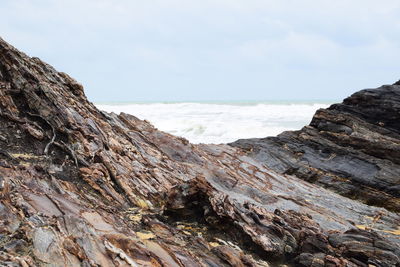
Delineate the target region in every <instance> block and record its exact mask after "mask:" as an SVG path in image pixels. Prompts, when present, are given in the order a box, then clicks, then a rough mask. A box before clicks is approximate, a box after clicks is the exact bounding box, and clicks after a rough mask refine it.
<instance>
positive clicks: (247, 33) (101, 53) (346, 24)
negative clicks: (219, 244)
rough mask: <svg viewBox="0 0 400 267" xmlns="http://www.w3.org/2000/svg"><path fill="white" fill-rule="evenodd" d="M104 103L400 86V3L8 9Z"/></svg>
mask: <svg viewBox="0 0 400 267" xmlns="http://www.w3.org/2000/svg"><path fill="white" fill-rule="evenodd" d="M0 14H2V15H1V16H0V24H1V27H0V36H1V37H2V38H3V39H5V40H6V41H8V42H9V43H11V44H12V45H14V46H15V47H17V48H18V49H20V50H22V51H24V52H25V53H27V54H28V55H30V56H36V57H39V58H41V59H42V60H44V61H46V62H47V63H49V64H51V65H53V66H54V67H55V68H56V69H57V70H58V71H63V72H66V73H68V74H70V75H71V76H72V77H74V78H75V79H76V80H78V81H79V82H80V83H82V84H83V86H84V88H85V92H86V95H87V96H88V98H89V100H91V101H93V102H120V101H124V102H140V101H269V100H331V99H335V100H336V99H338V100H340V99H343V98H345V97H346V96H349V95H350V94H352V93H354V92H355V91H358V90H360V89H364V88H374V87H378V86H380V85H382V84H391V83H394V82H395V81H397V80H399V79H400V64H399V62H400V16H399V14H400V1H398V0H380V1H376V0H332V1H328V0H313V1H311V0H274V1H272V0H202V1H193V0H140V1H139V0H85V1H82V0H68V1H63V0H1V5H0Z"/></svg>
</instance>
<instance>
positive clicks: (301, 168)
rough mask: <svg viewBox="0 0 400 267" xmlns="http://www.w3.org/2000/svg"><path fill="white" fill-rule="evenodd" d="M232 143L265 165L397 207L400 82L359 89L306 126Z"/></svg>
mask: <svg viewBox="0 0 400 267" xmlns="http://www.w3.org/2000/svg"><path fill="white" fill-rule="evenodd" d="M231 145H233V146H236V147H241V148H243V149H245V150H246V151H249V153H248V155H249V156H251V157H253V158H255V159H257V160H259V161H261V162H263V163H264V164H265V165H266V166H268V167H269V168H271V169H273V170H275V171H277V172H279V173H285V174H290V175H296V176H297V177H299V178H301V179H304V180H306V181H308V182H311V183H315V184H318V185H322V186H324V187H326V188H329V189H332V190H334V191H335V192H338V193H339V194H342V195H344V196H347V197H350V198H353V199H359V200H361V201H363V202H365V203H367V204H368V205H376V206H381V207H385V208H387V209H388V210H392V211H396V212H400V85H399V83H396V84H394V85H385V86H382V87H379V88H377V89H367V90H362V91H359V92H357V93H355V94H353V95H352V96H350V97H349V98H346V99H345V100H344V101H343V103H341V104H334V105H332V106H330V107H329V108H328V109H320V110H318V111H317V113H316V114H315V116H314V118H313V119H312V121H311V124H310V125H309V126H306V127H304V128H303V129H301V130H300V131H293V132H290V131H288V132H284V133H282V134H280V135H278V136H277V137H267V138H262V139H248V140H238V141H236V142H234V143H232V144H231Z"/></svg>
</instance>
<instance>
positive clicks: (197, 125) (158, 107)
mask: <svg viewBox="0 0 400 267" xmlns="http://www.w3.org/2000/svg"><path fill="white" fill-rule="evenodd" d="M334 102H336V101H297V102H293V101H264V102H254V101H249V102H165V103H160V102H159V103H148V102H146V103H97V104H96V106H97V107H98V108H99V109H101V110H104V111H107V112H114V113H117V114H118V113H120V112H125V113H129V114H132V115H134V116H136V117H138V118H139V119H142V120H147V121H149V122H150V123H151V124H153V125H154V126H155V127H156V128H158V129H159V130H161V131H164V132H168V133H171V134H173V135H176V136H181V137H184V138H186V139H188V140H189V141H190V142H192V143H195V144H198V143H205V144H210V143H211V144H220V143H229V142H233V141H236V140H238V139H242V138H262V137H267V136H276V135H278V134H280V133H282V132H283V131H289V130H298V129H301V128H302V127H303V126H305V125H308V124H309V123H310V122H311V119H312V117H313V115H314V113H315V112H316V111H317V110H318V109H320V108H327V107H328V106H329V105H330V104H332V103H334Z"/></svg>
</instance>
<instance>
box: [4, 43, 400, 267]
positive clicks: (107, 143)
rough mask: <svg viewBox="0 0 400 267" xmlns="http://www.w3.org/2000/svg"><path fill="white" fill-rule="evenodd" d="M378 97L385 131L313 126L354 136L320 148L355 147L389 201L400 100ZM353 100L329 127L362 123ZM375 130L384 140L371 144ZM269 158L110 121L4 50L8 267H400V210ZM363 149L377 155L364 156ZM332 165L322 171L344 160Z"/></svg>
mask: <svg viewBox="0 0 400 267" xmlns="http://www.w3.org/2000/svg"><path fill="white" fill-rule="evenodd" d="M396 88H397V87H395V89H396ZM396 90H397V89H396ZM396 90H393V91H395V92H397V91H396ZM382 91H383V90H382ZM374 92H375V91H371V93H370V94H373V93H374ZM380 92H381V91H377V92H376V95H377V96H380V97H381V98H382V101H378V100H377V101H376V102H373V103H375V104H374V105H376V106H379V105H383V106H382V108H381V110H380V112H384V111H385V110H387V112H389V113H388V115H387V116H384V117H385V119H384V120H382V119H380V120H379V121H378V122H375V121H374V120H372V119H371V120H370V121H368V120H367V119H365V118H362V116H361V115H360V116H359V117H357V120H354V121H353V122H351V121H352V120H353V118H348V120H349V122H348V124H344V123H340V125H343V126H340V127H339V126H335V125H337V124H338V123H336V124H332V125H330V124H326V123H325V124H324V122H323V119H318V116H319V117H320V118H321V116H323V114H324V111H319V112H318V113H317V115H316V117H315V118H314V120H313V123H312V125H316V126H315V127H322V128H324V127H325V128H326V127H327V128H334V129H342V130H335V131H336V132H332V131H330V130H329V131H327V130H321V131H317V130H314V131H317V133H316V134H318V135H319V136H318V137H315V136H314V135H313V138H316V139H318V140H319V139H321V140H324V141H321V142H325V143H329V142H331V143H335V144H336V145H337V146H341V145H343V147H349V149H352V150H354V152H353V153H352V154H349V155H348V158H347V161H346V163H347V162H351V164H353V165H352V166H354V169H357V170H354V171H353V172H356V171H358V172H360V173H363V174H368V175H370V176H371V175H372V174H373V173H375V174H376V175H375V176H374V179H375V180H374V181H371V182H370V183H369V184H366V185H365V186H366V187H367V186H368V188H372V189H374V190H377V192H379V193H381V192H384V194H385V195H384V196H385V197H387V199H388V200H390V199H394V197H396V194H398V190H396V186H395V185H394V184H395V183H396V180H395V178H393V177H394V175H395V174H396V173H397V172H398V168H397V167H396V166H397V165H396V164H398V163H397V162H396V159H397V155H398V147H396V143H395V142H394V141H393V140H396V138H397V135H398V134H399V133H398V132H396V131H395V129H398V127H397V128H396V125H397V126H398V124H396V123H397V121H396V119H395V118H394V116H396V114H395V113H393V114H392V113H390V111H391V110H395V108H396V102H391V101H389V100H390V99H388V100H387V101H385V100H384V97H383V96H382V94H381V93H380ZM370 94H368V95H370ZM372 98H374V99H375V97H372ZM350 99H351V98H350ZM353 99H356V100H354V101H359V103H362V100H363V97H362V95H361V96H360V97H359V98H357V97H355V98H354V96H353ZM357 99H358V100H357ZM367 100H368V99H367ZM347 102H348V103H349V104H346V101H345V104H342V105H338V106H336V107H333V108H331V109H328V111H326V112H325V113H326V114H329V116H330V117H329V118H331V121H335V117H336V118H337V120H339V121H343V120H346V119H345V118H346V116H347V115H346V114H348V113H349V112H353V113H354V114H356V113H357V112H359V113H363V112H361V111H360V109H361V108H362V105H361V104H358V105H356V107H357V108H353V109H351V108H349V107H351V103H352V102H351V101H350V100H348V101H347ZM397 103H398V102H397ZM392 105H394V106H395V107H393V106H392ZM348 106H349V107H348ZM368 106H371V107H372V104H368V105H367V107H368ZM397 108H398V106H397ZM349 110H350V111H349ZM370 113H371V114H372V115H371V116H372V117H373V116H375V115H373V114H375V113H374V110H372V108H371V110H370ZM318 114H319V115H318ZM321 114H322V115H321ZM350 114H352V113H350ZM385 114H386V113H385ZM364 115H365V116H368V114H364ZM397 115H398V113H397ZM326 116H328V115H326ZM376 116H378V115H376ZM378 117H379V118H380V117H381V116H378ZM363 120H365V123H364V122H363V123H360V122H361V121H363ZM351 123H353V124H354V125H357V127H355V126H354V125H353V126H352V125H350V124H351ZM366 123H369V124H368V125H367V124H366ZM374 123H375V124H374ZM380 123H383V124H384V126H381V125H380ZM317 125H320V126H317ZM323 125H325V126H323ZM349 125H350V126H349ZM367 126H371V127H375V128H376V129H378V130H377V131H376V135H374V136H370V137H369V139H370V140H371V145H370V146H368V147H366V146H363V145H362V144H363V142H364V143H365V142H367V141H368V140H369V139H368V140H366V139H367V138H368V137H365V135H363V133H365V131H368V129H366V128H365V127H367ZM312 127H314V126H311V128H312ZM335 127H336V128H335ZM309 128H310V127H307V128H305V129H309ZM375 128H374V129H375ZM355 129H356V130H357V131H360V132H359V134H358V135H357V136H358V137H357V138H356V137H354V138H356V139H357V140H358V147H357V146H356V145H353V143H354V142H355V141H354V142H351V140H352V138H353V137H349V138H348V139H347V140H348V143H347V145H345V143H340V142H339V141H335V140H336V139H334V137H335V136H337V137H336V138H337V139H340V138H339V135H349V136H350V133H349V132H350V131H352V132H354V131H355ZM304 131H305V130H304ZM310 131H311V130H310ZM322 131H325V132H326V135H327V136H330V135H329V133H331V132H332V133H337V135H335V134H332V136H331V137H329V138H331V139H329V138H328V137H325V136H324V133H322ZM299 134H300V133H299ZM284 135H285V134H284ZM363 138H364V139H363ZM308 140H310V141H309V142H312V139H308ZM363 140H364V141H363ZM375 140H377V141H376V142H375ZM378 140H379V141H378ZM249 142H250V141H249ZM315 142H316V141H315ZM343 142H344V141H343ZM374 142H375V143H374ZM325 143H322V144H320V145H321V146H322V145H324V144H325ZM329 144H330V143H329ZM372 144H375V146H373V145H372ZM397 144H398V143H397ZM288 145H289V147H288V148H279V149H282V151H283V149H286V150H288V151H289V150H290V149H291V147H290V143H289V144H288ZM262 148H264V147H262ZM257 149H258V147H257V146H256V145H254V147H253V154H252V153H249V151H247V150H243V149H242V148H236V147H232V146H229V145H192V144H190V143H189V142H188V141H187V140H185V139H182V138H179V137H175V136H172V135H170V134H167V133H164V132H161V131H158V130H157V129H155V128H154V127H153V126H152V125H151V124H149V123H148V122H146V121H141V120H139V119H137V118H136V117H134V116H132V115H128V114H119V115H117V114H113V113H111V114H110V113H105V112H102V111H99V110H98V109H97V108H96V107H95V106H94V105H93V104H91V103H90V102H88V100H87V99H86V97H85V95H84V91H83V87H82V86H81V85H80V84H79V83H77V82H76V81H75V80H74V79H72V78H71V77H69V76H68V75H67V74H65V73H62V72H58V71H56V70H55V69H54V68H52V67H51V66H50V65H48V64H46V63H44V62H42V61H41V60H40V59H38V58H31V57H28V56H27V55H25V54H23V53H22V52H19V51H18V50H16V49H15V48H13V47H12V46H10V45H9V44H7V43H6V42H5V41H3V40H2V39H0V262H1V266H24V267H25V266H85V267H86V266H280V265H294V266H400V258H399V255H400V247H399V244H400V236H399V230H400V229H399V225H400V216H399V214H398V213H396V211H397V210H396V206H395V204H396V201H395V202H393V203H394V204H393V205H394V206H387V208H388V209H389V208H390V209H391V210H392V211H389V210H388V209H385V208H382V207H376V206H369V205H367V204H370V203H367V204H364V203H361V202H359V201H357V200H353V199H350V198H347V197H344V196H341V195H339V194H336V193H334V192H332V191H329V190H326V189H324V188H322V187H321V184H323V183H314V184H312V183H309V182H307V181H304V180H302V179H299V178H297V177H296V176H293V175H298V173H296V171H290V173H289V171H287V169H290V167H289V165H288V167H287V168H286V169H285V168H281V169H280V168H277V167H276V166H275V165H279V164H282V166H283V164H289V163H290V164H291V163H292V162H296V160H295V159H297V158H294V159H292V158H290V157H288V158H287V162H288V163H286V162H283V163H276V164H275V165H274V164H269V162H270V161H269V160H270V159H266V157H267V156H266V154H265V155H264V156H259V155H257V154H254V153H255V151H256V150H257ZM327 149H329V146H327ZM277 150H278V148H275V150H273V151H277ZM286 150H285V151H286ZM260 151H261V149H260ZM295 151H296V150H293V153H297V152H295ZM343 151H344V150H343ZM356 151H361V152H362V153H363V155H365V157H361V156H358V157H354V159H353V158H352V156H353V155H358V154H357V153H356ZM361 152H360V153H361ZM271 153H272V152H271ZM285 153H286V152H285ZM326 153H328V152H326ZM327 155H328V154H326V155H325V154H324V155H323V156H325V157H322V156H321V159H320V161H322V160H326V158H327V157H328V158H330V157H332V159H333V158H335V157H333V156H332V155H330V154H329V155H328V156H327ZM313 156H314V157H318V156H319V154H317V153H314V155H313ZM269 157H270V156H268V158H269ZM271 157H272V156H271ZM285 157H286V156H285ZM297 157H298V156H297ZM385 157H386V158H385ZM372 158H373V159H374V160H375V161H372ZM339 159H340V158H338V160H339ZM274 160H275V161H276V162H278V161H279V156H275V158H274ZM315 161H317V160H315ZM299 162H300V161H299ZM371 162H373V163H374V164H372V163H371ZM383 162H384V163H385V164H386V165H382V164H383ZM293 164H294V163H293ZM349 164H350V163H349ZM379 164H381V165H379ZM285 166H286V165H285ZM322 166H323V167H324V168H325V166H326V165H321V166H320V168H322ZM336 166H338V168H337V169H336V170H337V171H338V172H340V168H339V167H341V166H345V164H343V163H342V164H340V162H337V163H336ZM359 166H361V167H359ZM317 167H318V166H316V167H315V168H317ZM383 167H386V168H387V170H386V171H385V172H382V168H383ZM313 168H314V167H313ZM326 168H327V167H326ZM330 168H331V169H333V168H334V166H333V167H330ZM321 172H322V170H321ZM341 172H345V171H341ZM348 172H350V170H349V171H348ZM379 173H380V174H381V175H380V176H378V175H377V174H379ZM354 175H356V173H354ZM391 175H392V176H391ZM337 176H338V177H340V175H337ZM370 176H368V177H370ZM368 177H366V176H362V178H359V180H362V179H364V180H368V179H367V178H368ZM390 177H392V178H393V179H392V180H391V179H389V178H390ZM326 179H327V178H326ZM332 179H333V178H332ZM317 180H318V179H317ZM353 180H355V179H353V178H352V177H346V179H343V181H342V182H343V184H347V185H348V186H354V185H353ZM381 181H385V182H382V183H381ZM314 182H315V181H314ZM360 184H361V183H360ZM397 184H398V180H397ZM363 186H364V185H363ZM359 188H360V192H363V191H362V190H364V187H362V186H359ZM360 195H361V193H360ZM382 195H383V193H382ZM357 196H358V195H357ZM357 196H356V197H357ZM392 196H393V197H392ZM360 198H361V197H360ZM368 199H369V196H368V195H366V196H365V199H363V200H368ZM374 204H375V202H374ZM381 206H385V205H381Z"/></svg>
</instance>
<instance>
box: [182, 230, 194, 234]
mask: <svg viewBox="0 0 400 267" xmlns="http://www.w3.org/2000/svg"><path fill="white" fill-rule="evenodd" d="M182 233H184V234H185V235H192V234H191V233H190V232H188V231H182Z"/></svg>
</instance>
